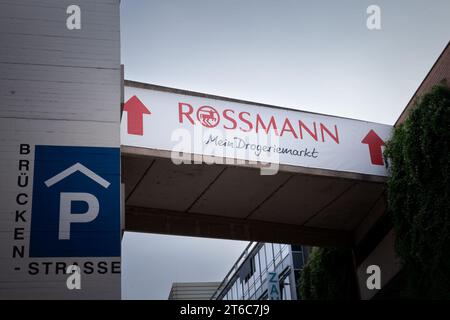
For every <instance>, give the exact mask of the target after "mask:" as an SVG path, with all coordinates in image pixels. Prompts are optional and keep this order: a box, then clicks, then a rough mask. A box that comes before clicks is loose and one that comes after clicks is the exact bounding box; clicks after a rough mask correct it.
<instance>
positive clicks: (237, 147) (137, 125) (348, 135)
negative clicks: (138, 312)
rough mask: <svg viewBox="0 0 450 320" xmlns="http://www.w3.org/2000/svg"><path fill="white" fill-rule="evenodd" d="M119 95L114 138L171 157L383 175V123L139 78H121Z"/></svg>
mask: <svg viewBox="0 0 450 320" xmlns="http://www.w3.org/2000/svg"><path fill="white" fill-rule="evenodd" d="M125 102H126V103H125V106H124V114H123V117H122V122H121V144H122V145H126V146H133V147H142V148H149V149H156V150H165V151H170V152H171V157H172V159H173V160H174V162H175V163H181V162H182V163H189V161H190V160H192V157H190V155H192V154H194V155H201V156H214V157H215V159H214V160H213V161H215V162H217V161H218V159H222V161H223V159H226V160H225V161H228V160H231V161H228V162H225V163H233V160H236V159H237V160H247V161H255V162H261V163H268V164H270V163H272V164H279V165H289V166H299V167H306V168H316V169H326V170H333V171H341V172H351V173H360V174H368V175H376V176H386V175H387V170H386V164H385V159H384V157H383V149H384V145H385V142H386V141H387V140H388V139H389V137H390V135H391V131H392V127H391V126H388V125H384V124H378V123H371V122H366V121H359V120H352V119H346V118H340V117H333V116H326V115H321V114H315V113H308V112H301V111H296V110H291V109H283V108H277V107H268V106H265V105H258V104H253V103H244V102H238V101H235V100H231V99H230V100H228V99H225V98H224V99H220V98H211V97H208V96H200V95H197V94H189V93H188V92H186V93H184V92H182V91H175V90H174V91H172V92H171V91H170V90H158V89H157V88H152V87H148V88H145V86H144V87H135V86H126V87H125ZM203 160H204V161H205V162H208V161H211V159H210V158H208V157H205V158H204V159H203ZM272 173H276V170H275V171H273V172H272Z"/></svg>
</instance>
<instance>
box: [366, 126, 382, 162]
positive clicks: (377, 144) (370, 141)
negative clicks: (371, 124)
mask: <svg viewBox="0 0 450 320" xmlns="http://www.w3.org/2000/svg"><path fill="white" fill-rule="evenodd" d="M361 143H364V144H367V145H368V146H369V153H370V162H372V164H374V165H376V166H382V165H383V164H384V161H383V150H382V149H381V147H382V146H384V141H383V140H382V139H381V138H380V136H379V135H377V134H376V132H375V131H373V130H370V131H369V133H368V134H367V135H366V136H365V137H364V139H362V141H361Z"/></svg>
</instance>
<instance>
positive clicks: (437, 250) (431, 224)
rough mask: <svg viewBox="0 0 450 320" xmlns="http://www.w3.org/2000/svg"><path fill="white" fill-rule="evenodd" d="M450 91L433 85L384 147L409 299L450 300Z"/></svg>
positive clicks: (396, 230)
mask: <svg viewBox="0 0 450 320" xmlns="http://www.w3.org/2000/svg"><path fill="white" fill-rule="evenodd" d="M449 143H450V89H449V88H448V87H446V86H436V87H434V88H433V89H432V91H431V92H430V93H428V94H426V95H424V96H423V97H422V98H421V99H420V100H419V101H418V102H417V103H416V105H415V107H414V109H413V110H412V112H411V113H410V115H409V117H408V118H407V120H406V121H405V122H404V123H403V124H401V125H400V126H399V127H397V128H396V129H395V131H394V134H393V136H392V139H391V140H390V141H389V142H388V143H387V146H386V150H385V156H386V157H387V158H389V163H390V165H389V166H390V178H389V181H388V204H389V212H390V215H391V217H392V222H393V225H394V231H395V235H396V244H395V246H396V252H397V254H398V256H399V257H400V259H401V261H402V265H403V271H404V272H405V275H406V279H407V284H408V285H407V286H408V288H407V292H406V295H407V296H409V297H416V298H419V297H420V298H446V299H448V298H450V181H449V179H450V172H449Z"/></svg>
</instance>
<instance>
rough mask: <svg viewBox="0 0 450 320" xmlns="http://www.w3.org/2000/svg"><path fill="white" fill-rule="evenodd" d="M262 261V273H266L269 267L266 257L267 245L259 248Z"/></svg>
mask: <svg viewBox="0 0 450 320" xmlns="http://www.w3.org/2000/svg"><path fill="white" fill-rule="evenodd" d="M259 256H260V259H259V261H260V263H261V273H264V272H265V271H266V269H267V258H266V246H265V245H264V246H262V247H261V249H259Z"/></svg>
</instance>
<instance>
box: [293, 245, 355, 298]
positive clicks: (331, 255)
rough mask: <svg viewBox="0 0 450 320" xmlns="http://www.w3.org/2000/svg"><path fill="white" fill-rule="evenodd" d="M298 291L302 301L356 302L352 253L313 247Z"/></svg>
mask: <svg viewBox="0 0 450 320" xmlns="http://www.w3.org/2000/svg"><path fill="white" fill-rule="evenodd" d="M298 291H299V296H300V299H303V300H316V299H320V300H331V299H356V298H357V292H356V282H355V275H354V269H353V263H352V255H351V251H350V250H349V249H336V248H317V247H314V248H313V249H312V250H311V254H310V255H309V257H308V262H307V263H306V265H305V267H304V268H303V270H302V272H301V274H300V283H299V290H298Z"/></svg>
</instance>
